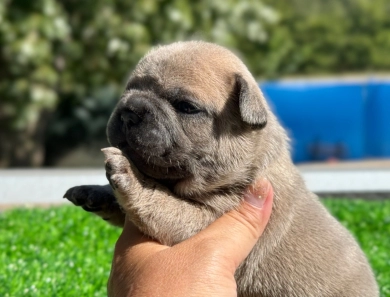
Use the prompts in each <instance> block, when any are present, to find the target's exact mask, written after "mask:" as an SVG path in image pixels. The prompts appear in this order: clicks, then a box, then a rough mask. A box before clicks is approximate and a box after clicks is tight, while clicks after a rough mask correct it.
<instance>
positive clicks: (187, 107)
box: [174, 101, 202, 114]
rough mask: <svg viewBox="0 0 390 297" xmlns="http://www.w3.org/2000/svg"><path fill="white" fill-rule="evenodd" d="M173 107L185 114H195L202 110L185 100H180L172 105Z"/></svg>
mask: <svg viewBox="0 0 390 297" xmlns="http://www.w3.org/2000/svg"><path fill="white" fill-rule="evenodd" d="M174 107H175V109H176V110H177V111H179V112H181V113H186V114H195V113H199V112H201V111H202V110H201V109H199V108H198V107H196V106H195V105H193V104H191V103H189V102H187V101H180V102H178V103H176V104H175V105H174Z"/></svg>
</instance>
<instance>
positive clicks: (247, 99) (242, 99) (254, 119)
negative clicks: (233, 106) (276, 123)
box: [235, 74, 267, 128]
mask: <svg viewBox="0 0 390 297" xmlns="http://www.w3.org/2000/svg"><path fill="white" fill-rule="evenodd" d="M235 78H236V92H237V94H238V100H239V101H238V103H239V108H240V114H241V118H242V120H243V121H244V122H245V123H247V124H249V125H251V126H254V127H256V128H263V127H265V125H266V124H267V110H266V107H265V99H264V96H263V94H262V93H261V91H260V88H259V87H258V86H257V84H253V83H250V82H248V81H247V80H245V79H244V78H243V77H242V75H241V74H236V75H235Z"/></svg>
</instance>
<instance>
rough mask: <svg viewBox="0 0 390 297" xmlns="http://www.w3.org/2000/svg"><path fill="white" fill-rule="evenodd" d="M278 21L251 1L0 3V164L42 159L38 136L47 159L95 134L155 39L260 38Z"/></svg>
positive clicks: (100, 134)
mask: <svg viewBox="0 0 390 297" xmlns="http://www.w3.org/2000/svg"><path fill="white" fill-rule="evenodd" d="M233 6H234V7H235V9H231V7H233ZM275 20H276V15H275V13H274V12H273V10H271V9H269V8H268V7H266V6H264V5H263V4H262V2H261V1H256V0H228V1H227V0H223V1H222V0H216V1H206V0H202V1H198V2H195V3H194V2H192V1H189V0H172V1H167V0H160V1H154V0H142V1H141V0H135V1H127V0H115V1H113V0H84V1H78V0H58V1H56V0H35V1H24V0H6V1H3V2H1V4H0V44H1V45H2V47H1V52H0V62H1V65H2V67H1V68H2V71H1V74H0V78H1V80H0V96H1V98H2V99H1V102H0V110H1V112H0V124H1V127H2V128H1V131H0V166H39V165H41V164H42V163H43V161H44V156H45V152H44V144H45V136H47V138H46V148H47V151H46V164H52V163H53V162H54V161H55V160H56V159H57V158H58V157H59V156H60V155H61V154H63V153H65V152H66V151H68V150H69V149H71V148H72V147H74V146H75V145H77V144H79V143H82V142H83V143H88V142H92V141H95V140H96V139H100V141H102V138H104V134H105V133H104V130H105V125H106V121H107V118H108V115H109V113H110V111H111V110H112V107H113V105H114V103H115V101H116V98H118V97H119V95H120V92H121V89H122V85H123V84H124V83H123V82H124V79H125V78H126V76H127V75H128V73H129V72H130V70H131V69H132V68H133V67H134V65H135V64H136V63H137V61H138V60H139V59H140V58H141V57H142V56H143V55H144V54H145V52H146V51H147V50H148V49H149V48H150V47H151V46H152V45H155V44H159V43H168V42H172V41H175V40H185V39H191V38H202V39H206V40H211V41H215V42H218V43H220V44H223V45H227V46H230V47H234V48H239V46H240V44H242V43H243V42H247V43H253V44H256V43H259V42H264V41H265V40H266V38H267V35H266V30H265V29H264V25H265V24H268V23H272V22H274V21H275ZM48 123H49V127H48V129H47V126H48Z"/></svg>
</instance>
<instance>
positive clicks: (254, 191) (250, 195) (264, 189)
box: [244, 178, 271, 208]
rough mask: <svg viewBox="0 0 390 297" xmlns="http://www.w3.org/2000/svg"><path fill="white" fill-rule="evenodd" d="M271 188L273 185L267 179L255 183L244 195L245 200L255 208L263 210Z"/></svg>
mask: <svg viewBox="0 0 390 297" xmlns="http://www.w3.org/2000/svg"><path fill="white" fill-rule="evenodd" d="M270 186H271V184H270V182H269V181H268V180H267V179H266V178H261V179H259V180H257V181H255V183H254V184H253V185H250V186H249V187H248V189H247V190H246V192H245V193H244V200H245V201H246V202H248V203H249V204H250V205H252V206H254V207H257V208H263V205H264V202H265V200H266V199H267V197H268V193H269V190H270Z"/></svg>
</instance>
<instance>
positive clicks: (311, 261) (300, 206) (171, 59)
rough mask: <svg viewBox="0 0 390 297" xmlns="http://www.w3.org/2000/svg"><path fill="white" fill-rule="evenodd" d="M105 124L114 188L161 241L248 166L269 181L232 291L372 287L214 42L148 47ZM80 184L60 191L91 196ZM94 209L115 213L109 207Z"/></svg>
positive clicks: (237, 188)
mask: <svg viewBox="0 0 390 297" xmlns="http://www.w3.org/2000/svg"><path fill="white" fill-rule="evenodd" d="M107 133H108V138H109V141H110V143H111V145H112V146H113V147H116V148H118V149H115V148H110V149H106V150H105V154H106V157H107V167H106V170H107V176H108V179H109V181H110V184H111V185H112V186H113V189H114V194H115V197H116V200H117V201H118V203H119V204H120V206H121V207H122V208H123V210H124V212H125V213H126V214H128V215H129V216H130V217H131V220H132V221H133V222H134V223H135V224H136V225H137V226H138V227H139V228H140V229H141V230H142V231H143V232H144V233H146V234H148V235H150V236H151V237H153V238H156V239H157V240H159V241H160V242H162V243H164V244H167V245H173V244H175V243H178V242H180V241H182V240H184V239H186V238H188V237H190V236H192V235H193V234H195V233H197V232H199V231H200V230H202V229H203V228H205V227H206V226H208V225H209V224H210V223H211V222H212V221H214V220H215V219H216V218H218V217H219V216H221V215H222V214H223V213H224V212H226V211H228V210H230V209H232V208H234V207H236V206H237V205H238V204H239V203H240V201H241V195H242V190H243V189H244V188H245V187H246V186H248V185H249V184H251V183H252V182H253V181H254V180H255V179H256V178H259V177H266V178H267V179H269V180H270V181H271V183H272V185H273V188H274V192H275V198H274V206H273V212H272V215H271V219H270V222H269V224H268V226H267V228H266V231H265V233H264V234H263V236H262V237H261V238H260V240H259V242H258V243H257V245H256V246H255V248H254V249H253V250H252V252H251V254H250V255H249V256H248V258H247V259H246V260H245V261H244V262H243V263H242V265H241V266H240V267H239V269H238V270H237V273H236V279H237V284H238V293H239V296H299V297H301V296H316V297H318V296H346V297H348V296H351V297H352V296H353V297H356V296H362V297H363V296H367V297H372V296H378V294H379V293H378V289H377V286H376V283H375V280H374V277H373V274H372V272H371V270H370V267H369V265H368V263H367V260H366V259H365V257H364V255H363V253H362V252H361V250H360V248H359V247H358V245H357V243H356V242H355V240H354V239H353V238H352V236H351V235H350V234H349V233H348V232H347V231H346V230H345V229H344V228H343V227H342V226H341V225H340V224H339V223H338V222H337V221H336V220H335V219H334V218H333V217H331V216H330V215H329V214H328V212H327V211H326V210H325V209H324V207H323V206H322V205H321V204H320V203H319V201H318V199H317V197H316V196H315V195H314V194H312V193H310V192H309V191H308V190H307V189H306V187H305V185H304V182H303V181H302V178H301V176H300V175H299V173H298V171H297V170H296V168H295V167H294V165H293V164H292V162H291V159H290V155H289V152H288V145H287V137H286V135H285V132H284V130H283V129H282V128H281V126H280V125H279V123H278V122H277V120H276V118H275V117H274V116H273V114H272V113H271V111H270V110H269V108H268V106H267V104H266V102H265V100H264V98H263V96H262V94H261V92H260V90H259V89H258V87H257V84H256V82H255V80H254V79H253V77H252V76H251V74H250V73H249V71H248V70H247V68H246V67H245V66H244V65H243V64H242V62H241V61H240V60H239V59H238V58H237V57H235V56H234V55H233V54H232V53H230V52H229V51H227V50H226V49H224V48H221V47H219V46H216V45H212V44H208V43H203V42H186V43H175V44H172V45H169V46H164V47H159V48H156V49H155V50H153V51H151V52H150V53H149V54H148V55H147V56H146V57H145V58H144V59H143V60H141V61H140V63H139V65H138V66H137V68H136V69H135V71H134V72H133V74H132V76H131V77H130V79H129V82H128V85H127V88H126V91H125V93H124V95H123V96H122V98H121V100H120V102H119V103H118V106H117V108H116V109H115V111H114V112H113V114H112V116H111V118H110V121H109V124H108V128H107ZM92 190H93V191H95V192H96V191H98V190H97V188H96V187H95V188H91V192H92ZM83 193H84V194H81V191H80V190H79V188H77V187H76V188H73V189H71V190H69V191H68V192H67V194H66V197H67V198H68V199H70V200H71V201H73V202H74V203H75V204H78V205H79V204H88V203H89V204H93V205H94V207H96V205H97V204H99V203H100V202H97V200H96V199H95V198H94V197H96V195H95V196H91V195H90V196H89V197H86V194H85V191H84V192H83ZM103 196H104V195H103ZM83 197H84V198H83ZM104 197H108V198H104V199H100V200H104V201H106V202H107V201H112V200H113V198H112V197H113V196H110V195H108V196H104ZM110 197H111V198H110ZM85 201H87V202H88V203H86V202H85ZM106 202H105V203H106ZM100 204H102V203H100ZM110 205H111V204H110ZM84 207H86V206H85V205H84ZM113 209H114V210H113ZM89 210H91V209H89ZM92 210H93V209H92ZM103 210H104V208H103ZM100 215H102V216H105V219H108V220H111V221H116V222H118V221H119V222H121V219H119V220H118V216H119V217H122V218H123V215H122V214H121V212H119V211H118V208H116V209H115V208H113V207H111V208H110V210H109V211H107V212H106V213H104V214H100Z"/></svg>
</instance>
